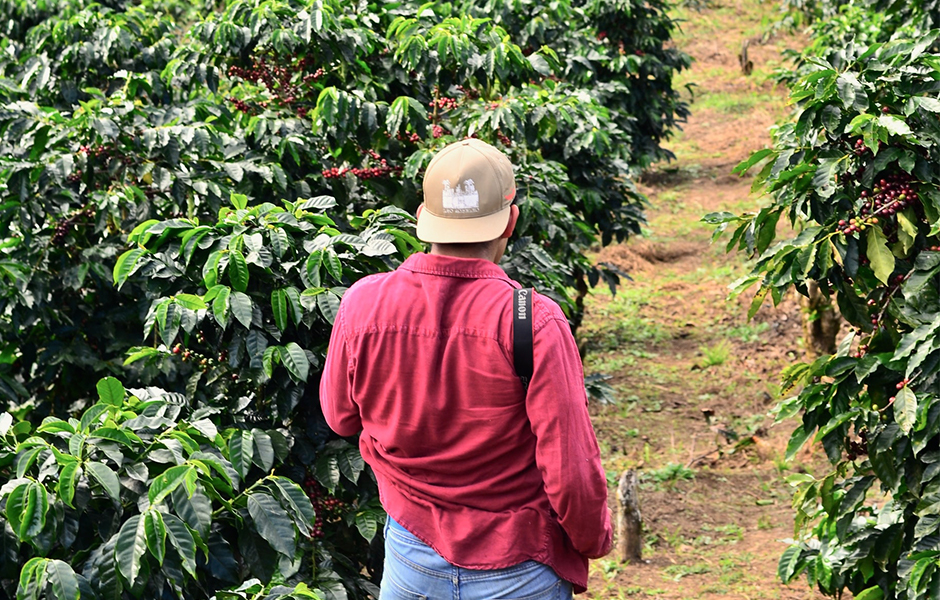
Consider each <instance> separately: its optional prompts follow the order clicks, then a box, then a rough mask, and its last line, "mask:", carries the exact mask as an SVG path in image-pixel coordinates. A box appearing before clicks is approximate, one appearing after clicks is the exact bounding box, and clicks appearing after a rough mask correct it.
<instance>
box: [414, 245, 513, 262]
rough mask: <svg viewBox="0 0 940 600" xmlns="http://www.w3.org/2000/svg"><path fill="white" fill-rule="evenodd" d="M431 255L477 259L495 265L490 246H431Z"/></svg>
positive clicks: (493, 250)
mask: <svg viewBox="0 0 940 600" xmlns="http://www.w3.org/2000/svg"><path fill="white" fill-rule="evenodd" d="M430 253H431V254H436V255H438V256H452V257H454V258H479V259H483V260H488V261H490V262H491V263H496V262H497V261H496V260H494V259H495V254H496V249H495V248H494V247H493V245H492V244H431V252H430Z"/></svg>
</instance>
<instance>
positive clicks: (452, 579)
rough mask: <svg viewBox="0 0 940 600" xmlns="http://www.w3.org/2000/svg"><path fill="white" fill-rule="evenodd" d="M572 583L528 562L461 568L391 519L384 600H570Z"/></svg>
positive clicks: (386, 557) (549, 568)
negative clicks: (500, 567) (488, 568)
mask: <svg viewBox="0 0 940 600" xmlns="http://www.w3.org/2000/svg"><path fill="white" fill-rule="evenodd" d="M571 597H572V594H571V584H570V583H568V582H567V581H565V580H564V579H561V578H560V577H558V575H556V574H555V571H553V570H552V569H551V567H548V566H546V565H543V564H541V563H537V562H535V561H533V560H527V561H525V562H523V563H519V564H518V565H514V566H512V567H508V568H505V569H494V570H488V571H477V570H474V569H465V568H463V567H455V566H454V565H452V564H450V563H449V562H447V561H446V560H444V559H443V558H442V557H441V556H440V555H439V554H438V553H437V552H435V551H434V550H433V549H431V548H430V547H429V546H428V545H427V544H425V543H424V542H422V541H421V540H419V539H418V538H416V537H415V536H414V535H413V534H412V533H411V532H410V531H408V530H407V529H405V528H404V527H402V526H401V525H399V524H398V523H396V522H395V521H393V520H392V518H391V517H389V518H388V520H387V522H386V523H385V574H384V575H383V576H382V592H381V595H380V596H379V600H497V599H499V600H510V599H512V600H570V599H571Z"/></svg>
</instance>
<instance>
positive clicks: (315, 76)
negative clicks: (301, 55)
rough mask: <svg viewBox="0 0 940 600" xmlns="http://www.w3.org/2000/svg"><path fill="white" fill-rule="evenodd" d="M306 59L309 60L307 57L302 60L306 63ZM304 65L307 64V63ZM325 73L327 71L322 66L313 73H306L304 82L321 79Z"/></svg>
mask: <svg viewBox="0 0 940 600" xmlns="http://www.w3.org/2000/svg"><path fill="white" fill-rule="evenodd" d="M306 60H307V59H303V60H302V61H301V62H304V63H305V62H306ZM304 66H306V64H305V65H304ZM325 74H326V71H324V70H323V69H322V68H321V69H317V70H316V71H314V72H313V73H308V74H307V75H304V79H303V81H304V83H310V82H313V81H316V80H317V79H320V78H321V77H323V76H324V75H325Z"/></svg>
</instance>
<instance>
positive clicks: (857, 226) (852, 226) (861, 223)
mask: <svg viewBox="0 0 940 600" xmlns="http://www.w3.org/2000/svg"><path fill="white" fill-rule="evenodd" d="M877 223H878V217H868V218H866V219H861V218H859V219H849V220H848V221H846V220H845V219H839V228H838V230H839V231H840V232H842V233H844V234H845V235H852V234H853V233H855V232H856V231H865V228H866V227H869V226H871V225H876V224H877Z"/></svg>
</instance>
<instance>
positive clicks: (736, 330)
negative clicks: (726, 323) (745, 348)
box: [724, 323, 770, 344]
mask: <svg viewBox="0 0 940 600" xmlns="http://www.w3.org/2000/svg"><path fill="white" fill-rule="evenodd" d="M768 329H770V324H768V323H745V324H744V325H737V326H735V327H729V328H728V329H726V330H725V331H724V335H726V336H728V337H731V338H735V339H738V340H741V341H742V342H744V343H745V344H751V343H756V342H759V341H760V334H762V333H764V332H765V331H767V330H768Z"/></svg>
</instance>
